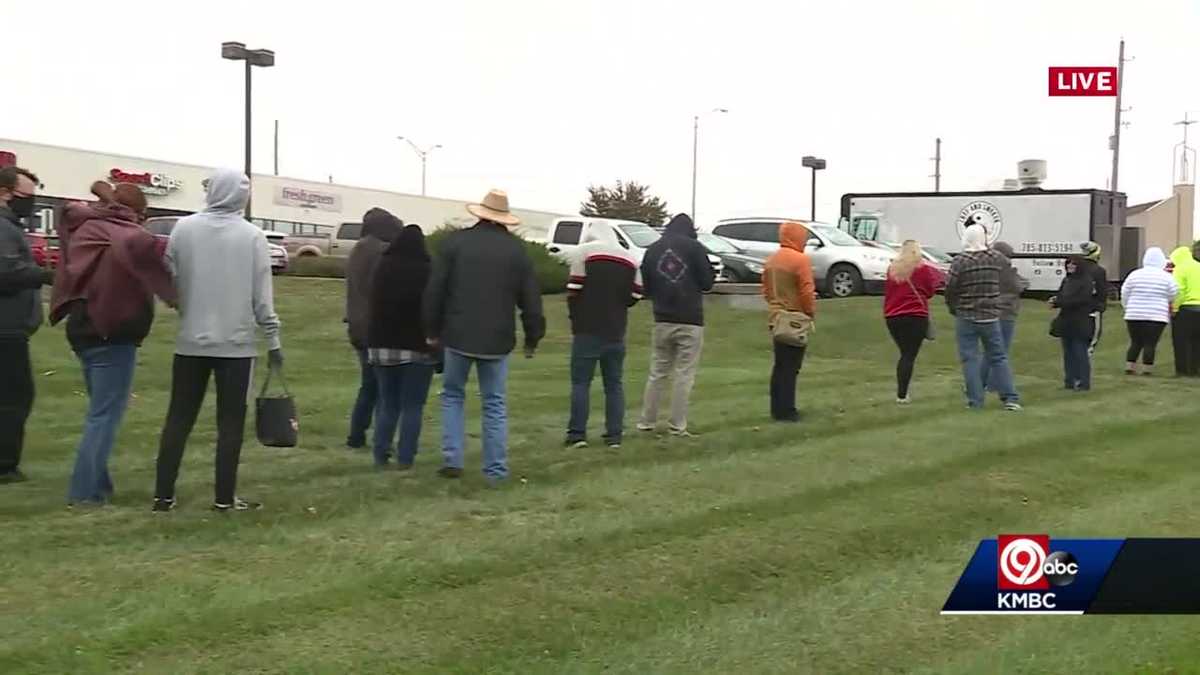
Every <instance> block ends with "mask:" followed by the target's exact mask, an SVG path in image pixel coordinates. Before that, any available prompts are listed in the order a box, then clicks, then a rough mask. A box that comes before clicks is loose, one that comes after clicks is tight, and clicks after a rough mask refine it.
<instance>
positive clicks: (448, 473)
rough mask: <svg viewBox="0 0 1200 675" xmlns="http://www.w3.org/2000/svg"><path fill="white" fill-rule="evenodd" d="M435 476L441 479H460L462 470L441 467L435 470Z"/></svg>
mask: <svg viewBox="0 0 1200 675" xmlns="http://www.w3.org/2000/svg"><path fill="white" fill-rule="evenodd" d="M437 475H439V476H441V477H442V478H462V469H459V468H457V467H453V466H443V467H442V468H440V469H438V470H437Z"/></svg>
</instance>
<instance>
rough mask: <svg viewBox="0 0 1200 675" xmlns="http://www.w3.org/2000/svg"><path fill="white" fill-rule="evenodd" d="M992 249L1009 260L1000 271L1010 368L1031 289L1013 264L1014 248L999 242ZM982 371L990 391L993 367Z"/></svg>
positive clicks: (1003, 328) (1003, 335) (1002, 329)
mask: <svg viewBox="0 0 1200 675" xmlns="http://www.w3.org/2000/svg"><path fill="white" fill-rule="evenodd" d="M992 248H993V249H995V250H996V251H999V252H1000V253H1001V254H1002V255H1003V256H1004V257H1005V258H1007V259H1008V267H1006V268H1004V269H1002V270H1000V304H999V310H1000V337H1001V338H1002V339H1003V341H1004V355H1005V356H1007V357H1008V363H1009V367H1010V368H1011V367H1012V366H1011V364H1012V342H1013V337H1014V336H1015V335H1016V333H1017V315H1018V314H1020V313H1021V294H1022V293H1024V292H1025V290H1026V289H1028V288H1029V280H1028V279H1026V278H1025V277H1023V276H1021V273H1020V272H1018V271H1017V268H1016V266H1015V265H1013V264H1012V257H1013V247H1012V246H1011V245H1010V244H1009V243H1008V242H1004V241H998V242H996V243H994V244H992ZM981 368H982V370H981V371H980V374H981V376H982V377H983V388H984V390H985V391H986V390H988V389H989V388H990V385H989V384H988V383H989V382H991V379H992V373H991V370H992V368H991V365H990V364H988V363H984V364H982V366H981Z"/></svg>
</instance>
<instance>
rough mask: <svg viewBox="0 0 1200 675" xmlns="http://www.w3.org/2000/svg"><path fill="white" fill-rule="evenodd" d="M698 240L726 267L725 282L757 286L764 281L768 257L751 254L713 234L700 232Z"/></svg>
mask: <svg viewBox="0 0 1200 675" xmlns="http://www.w3.org/2000/svg"><path fill="white" fill-rule="evenodd" d="M697 238H698V239H699V240H700V243H701V244H703V245H704V248H706V249H708V252H709V253H711V254H713V255H715V256H717V257H719V258H720V259H721V262H722V263H724V265H725V280H726V281H730V282H733V283H740V284H757V283H758V282H759V281H761V280H762V272H763V261H764V260H766V259H767V256H766V255H764V254H761V253H751V252H750V251H747V250H745V249H743V248H741V247H739V246H737V245H735V244H734V243H733V242H731V241H729V240H728V239H726V238H724V237H720V236H717V235H715V234H712V233H711V232H699V233H697Z"/></svg>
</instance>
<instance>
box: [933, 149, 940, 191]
mask: <svg viewBox="0 0 1200 675" xmlns="http://www.w3.org/2000/svg"><path fill="white" fill-rule="evenodd" d="M932 159H933V176H932V178H933V191H934V192H941V191H942V139H941V138H938V139H937V142H936V144H935V145H934V150H933V157H932Z"/></svg>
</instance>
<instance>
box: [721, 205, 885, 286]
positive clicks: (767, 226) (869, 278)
mask: <svg viewBox="0 0 1200 675" xmlns="http://www.w3.org/2000/svg"><path fill="white" fill-rule="evenodd" d="M788 220H794V221H795V222H799V223H801V224H803V225H804V227H806V228H808V232H809V235H808V244H807V246H806V251H807V253H808V254H809V258H810V259H811V260H812V267H813V279H814V280H815V281H816V284H817V290H818V291H820V292H822V293H824V294H825V295H829V296H832V297H835V298H845V297H849V296H851V295H859V294H862V293H881V292H883V282H884V281H885V280H886V279H887V268H888V265H889V264H891V262H892V259H893V258H895V257H896V253H895V252H894V251H889V250H884V249H879V248H875V247H873V246H867V245H865V244H863V243H862V242H861V241H859V240H857V239H855V238H854V237H851V236H850V235H848V234H846V233H845V232H842V231H841V230H839V229H837V228H836V227H833V226H832V225H826V224H823V223H807V222H804V221H802V220H799V219H788V218H736V219H731V220H722V221H720V222H718V223H717V224H716V225H714V226H712V227H711V228H706V230H707V231H710V232H712V233H713V234H716V235H718V236H721V237H724V238H726V239H729V240H730V241H732V242H734V243H735V244H737V245H738V246H740V247H742V248H744V249H746V250H748V251H755V252H759V253H764V254H770V253H774V252H775V251H777V250H779V226H780V225H781V224H783V223H785V222H787V221H788Z"/></svg>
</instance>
